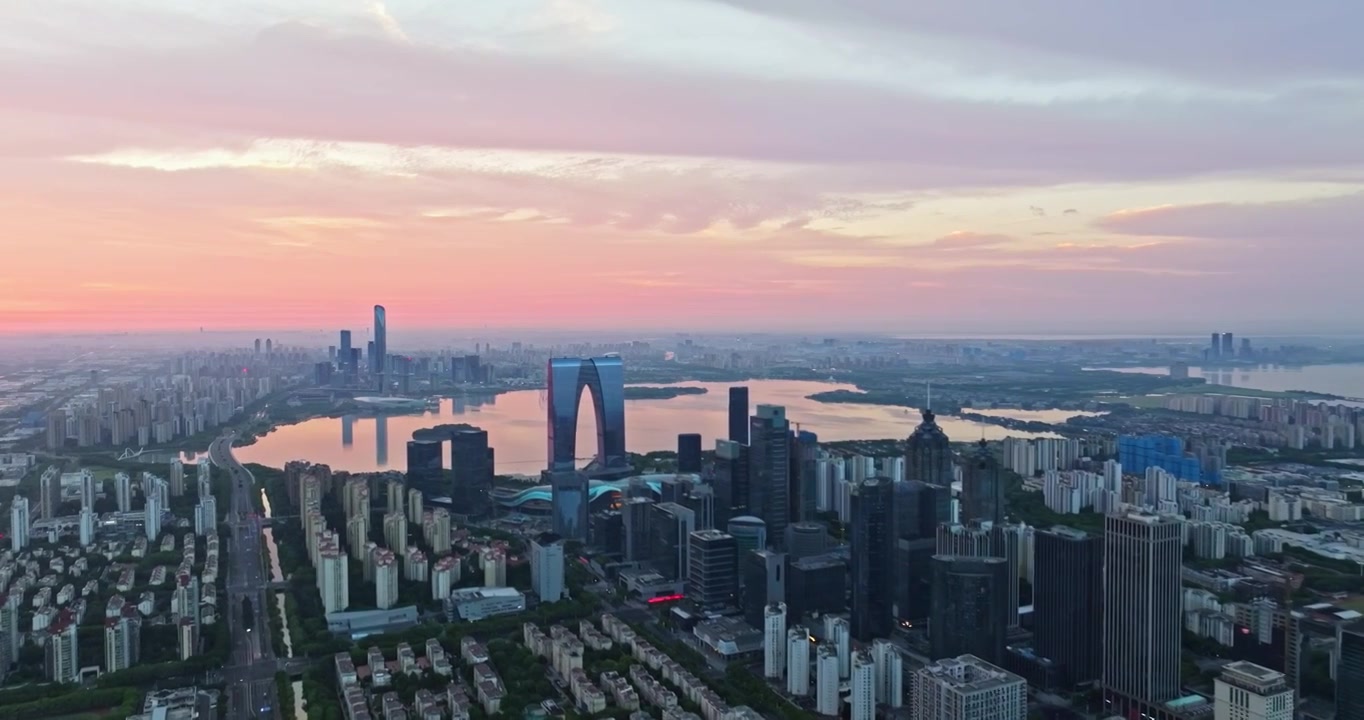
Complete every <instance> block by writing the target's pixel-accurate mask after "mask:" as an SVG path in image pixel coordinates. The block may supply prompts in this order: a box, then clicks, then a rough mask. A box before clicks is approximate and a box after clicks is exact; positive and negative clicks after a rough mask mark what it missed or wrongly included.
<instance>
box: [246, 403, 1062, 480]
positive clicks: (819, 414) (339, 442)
mask: <svg viewBox="0 0 1364 720" xmlns="http://www.w3.org/2000/svg"><path fill="white" fill-rule="evenodd" d="M679 384H680V385H687V386H696V387H704V388H706V389H707V390H708V392H707V393H706V394H704V395H681V396H678V397H675V398H671V399H668V400H627V401H625V421H626V426H625V427H626V432H625V439H626V447H628V448H629V449H630V450H631V451H634V452H649V451H652V450H676V449H677V434H678V433H686V432H696V433H701V436H702V446H703V447H705V448H707V449H709V448H713V447H715V439H716V438H721V437H724V436H725V435H726V433H727V432H728V422H729V421H728V405H729V391H728V388H729V384H728V383H679ZM747 386H748V388H749V398H750V402H752V403H753V404H754V405H756V404H758V403H764V404H771V405H783V406H785V407H786V416H787V418H789V419H790V420H791V421H792V422H793V423H798V424H799V425H800V427H801V429H803V430H810V431H812V432H814V433H816V434H818V435H819V438H820V439H821V440H860V439H876V438H898V437H906V436H908V435H909V433H910V432H911V431H912V430H913V429H914V426H915V425H917V424H918V423H919V413H918V411H917V410H912V409H906V408H902V407H890V406H885V405H860V404H848V403H821V402H817V401H814V400H808V399H806V396H807V395H811V394H813V393H817V392H822V391H825V390H839V389H844V390H856V388H855V387H853V386H851V385H843V384H836V383H820V382H803V381H790V380H754V381H750V382H748V383H747ZM583 403H584V404H583V406H582V412H581V415H580V417H581V419H580V420H579V423H578V456H579V457H583V458H586V457H589V456H590V455H592V454H593V453H594V452H595V451H596V447H595V443H596V440H595V437H596V420H595V419H594V418H593V415H592V412H591V401H590V400H589V399H588V398H587V395H586V393H584V395H583ZM750 410H751V409H750ZM990 412H991V414H1001V415H1006V416H1009V417H1018V418H1019V419H1023V420H1035V419H1045V420H1050V421H1055V422H1059V421H1062V420H1064V419H1065V418H1067V417H1071V416H1074V415H1077V414H1080V413H1075V412H1068V411H1045V412H1043V413H1042V414H1041V415H1040V416H1039V414H1038V413H1036V412H1028V411H1012V410H998V411H990ZM545 413H546V409H545V397H544V393H543V391H539V390H520V391H516V392H510V393H504V394H501V395H497V396H495V397H488V398H478V399H475V398H456V399H454V400H449V399H446V400H443V401H441V405H440V410H439V412H436V411H428V412H425V413H418V414H411V415H387V416H379V417H374V416H367V417H351V418H317V419H314V420H308V421H305V422H302V423H298V424H296V425H288V426H285V427H281V428H278V429H276V430H275V431H274V432H272V433H270V434H269V435H266V436H264V437H262V438H260V439H258V440H257V441H256V442H255V443H254V444H252V445H248V446H246V447H240V448H234V450H233V454H234V455H236V456H237V458H238V459H239V460H241V461H242V462H255V463H261V464H262V465H267V466H271V467H283V465H284V463H286V462H288V461H290V460H309V461H311V462H318V463H326V464H328V465H330V466H332V468H334V469H338V470H349V471H351V472H373V471H376V470H384V469H397V470H402V469H404V468H405V467H406V465H407V458H406V455H407V449H406V448H407V441H408V440H410V439H412V432H413V431H415V430H420V429H422V428H428V427H431V426H433V425H439V424H442V423H460V422H463V423H469V424H471V425H477V426H479V427H481V428H483V429H484V430H487V431H488V440H489V443H490V444H491V445H492V446H493V447H494V448H496V450H497V470H498V472H499V473H528V474H530V473H537V472H539V471H540V470H541V469H542V468H543V467H544V466H545V456H546V448H545ZM939 423H940V424H941V425H942V427H943V429H944V430H945V431H946V432H947V434H948V435H949V436H950V437H954V438H958V439H962V440H970V439H976V438H979V437H981V436H982V435H984V436H985V437H986V438H989V439H999V438H1003V437H1005V436H1008V435H1013V436H1026V437H1039V436H1041V435H1040V434H1037V433H1024V432H1019V431H1011V430H1008V429H1006V428H1002V427H999V426H996V425H985V424H981V423H976V422H970V421H966V420H961V419H958V418H952V417H944V418H940V419H939ZM447 462H448V460H447Z"/></svg>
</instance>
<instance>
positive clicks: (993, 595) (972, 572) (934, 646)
mask: <svg viewBox="0 0 1364 720" xmlns="http://www.w3.org/2000/svg"><path fill="white" fill-rule="evenodd" d="M932 565H933V611H932V614H931V616H930V618H929V624H928V638H929V646H930V651H931V652H930V657H931V658H932V659H934V660H941V659H943V658H954V657H957V656H960V655H968V654H969V655H975V656H976V657H978V658H980V659H982V660H984V661H985V662H988V663H990V664H992V665H1002V664H1003V662H1004V642H1005V637H1006V636H1007V634H1008V629H1009V621H1008V615H1009V606H1008V600H1007V594H1006V592H1005V584H1006V583H1007V582H1008V575H1009V564H1008V563H1007V562H1006V561H1004V560H1003V559H1002V558H975V557H958V556H955V555H935V556H933V560H932ZM1178 665H1179V664H1178V663H1175V669H1176V670H1178Z"/></svg>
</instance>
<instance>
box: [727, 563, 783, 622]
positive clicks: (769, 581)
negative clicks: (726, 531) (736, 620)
mask: <svg viewBox="0 0 1364 720" xmlns="http://www.w3.org/2000/svg"><path fill="white" fill-rule="evenodd" d="M737 547H738V544H737V542H736V544H735V548H736V550H737ZM739 577H740V578H741V580H740V585H741V586H742V588H743V593H742V597H741V598H740V601H739V605H740V607H741V608H742V609H743V611H744V620H746V621H748V624H750V625H752V626H754V627H757V626H758V625H761V624H762V619H763V609H764V608H766V607H767V606H768V605H771V604H773V603H784V602H786V553H779V552H772V551H771V550H749V551H747V552H744V553H743V554H742V555H740V557H739Z"/></svg>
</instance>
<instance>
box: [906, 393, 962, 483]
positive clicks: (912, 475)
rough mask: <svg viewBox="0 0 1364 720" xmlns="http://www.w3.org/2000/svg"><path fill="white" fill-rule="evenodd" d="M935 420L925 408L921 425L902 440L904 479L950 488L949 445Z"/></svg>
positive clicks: (950, 461) (950, 447)
mask: <svg viewBox="0 0 1364 720" xmlns="http://www.w3.org/2000/svg"><path fill="white" fill-rule="evenodd" d="M935 417H936V416H935V415H934V414H933V411H932V410H929V409H927V408H925V409H924V411H923V422H921V423H919V427H917V428H915V429H914V432H913V433H912V434H911V435H910V436H909V439H908V440H906V441H905V479H906V480H920V481H922V482H926V483H929V484H932V485H942V486H950V485H951V484H952V443H951V441H949V440H948V439H947V433H945V432H943V430H942V428H941V427H938V423H937V421H936V420H935Z"/></svg>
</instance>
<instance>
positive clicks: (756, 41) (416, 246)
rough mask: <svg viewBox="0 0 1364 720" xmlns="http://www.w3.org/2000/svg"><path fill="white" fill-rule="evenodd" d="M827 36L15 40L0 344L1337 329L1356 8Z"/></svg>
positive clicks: (760, 32) (84, 36) (49, 35)
mask: <svg viewBox="0 0 1364 720" xmlns="http://www.w3.org/2000/svg"><path fill="white" fill-rule="evenodd" d="M982 7H988V8H990V10H989V11H988V12H986V11H983V10H982V9H981V8H982ZM834 8H835V6H834V5H829V4H826V3H817V2H813V0H791V1H789V2H776V0H745V1H740V0H652V1H651V2H650V3H647V4H641V3H631V2H624V1H622V0H507V1H506V2H503V3H497V4H491V5H488V6H486V7H484V6H475V5H469V4H465V5H462V6H460V7H458V8H457V9H456V8H454V7H441V6H437V5H435V4H432V3H429V2H419V1H418V0H388V2H377V1H367V2H366V1H361V0H354V1H353V2H322V0H288V1H286V2H277V3H267V2H263V0H242V2H236V3H231V4H230V5H228V6H223V7H212V8H209V7H199V8H193V9H190V8H184V7H180V4H175V3H170V2H168V0H128V1H127V2H123V3H116V4H114V3H107V2H94V0H52V1H51V2H45V3H42V4H41V5H40V6H36V5H34V4H22V5H12V6H9V7H5V8H3V9H0V96H2V97H5V98H6V101H7V102H6V106H5V108H4V109H2V110H0V130H3V133H0V136H3V139H0V158H3V159H4V161H5V162H4V163H0V196H3V197H5V198H6V199H7V202H6V203H5V204H4V205H3V208H4V212H0V237H4V238H16V239H22V242H17V241H16V242H14V243H13V244H12V245H9V244H6V250H7V251H8V253H7V259H8V262H7V263H6V265H5V267H4V268H3V269H0V287H4V288H5V290H3V291H0V332H4V333H19V332H66V331H107V330H120V331H144V330H187V329H195V328H198V327H201V326H203V327H209V328H214V329H243V328H252V327H257V328H258V327H262V326H273V327H280V328H301V327H307V328H324V327H325V328H335V327H355V328H357V329H358V326H359V325H360V323H361V322H362V321H360V320H358V318H360V317H361V316H362V314H363V313H364V308H365V307H366V306H367V302H374V301H376V300H379V299H380V298H382V301H383V302H384V304H385V306H386V307H387V308H388V309H389V311H390V312H392V313H394V315H395V317H400V318H403V321H402V323H401V324H402V325H404V326H406V327H408V328H440V327H480V326H490V327H556V326H557V327H563V326H569V325H573V326H589V325H590V326H593V327H595V328H600V329H624V328H639V327H657V328H668V329H689V330H698V329H703V328H714V329H721V330H752V329H771V330H782V331H793V330H816V329H820V328H843V329H846V330H848V331H867V332H891V333H896V332H902V333H905V332H911V333H912V332H976V333H985V332H990V333H999V332H1054V331H1056V330H1059V329H1062V328H1068V329H1070V330H1072V331H1075V332H1085V331H1090V332H1142V333H1146V332H1189V333H1196V332H1199V331H1202V330H1203V329H1204V328H1205V327H1206V326H1208V325H1216V326H1228V327H1230V326H1237V327H1238V328H1239V329H1240V330H1241V331H1242V332H1246V333H1258V334H1269V333H1288V332H1298V333H1338V332H1346V331H1353V330H1355V329H1356V327H1357V326H1356V324H1355V321H1353V320H1352V319H1349V318H1346V317H1343V316H1341V315H1340V314H1339V313H1333V312H1323V308H1335V307H1348V306H1351V305H1354V304H1358V303H1359V302H1361V301H1364V284H1361V283H1359V282H1357V279H1356V278H1355V276H1354V275H1353V274H1352V273H1353V268H1354V267H1357V266H1358V265H1359V263H1360V261H1364V254H1361V253H1364V249H1361V248H1364V244H1361V243H1359V242H1357V240H1356V237H1355V236H1356V234H1357V232H1358V231H1357V228H1358V227H1360V226H1361V224H1362V223H1364V214H1362V213H1364V137H1361V136H1360V135H1359V133H1358V132H1357V131H1356V130H1355V129H1356V128H1357V127H1358V126H1359V124H1360V121H1361V120H1364V110H1361V107H1364V106H1361V104H1360V103H1359V98H1360V97H1361V94H1362V93H1361V88H1364V63H1361V62H1360V60H1359V54H1358V53H1357V52H1354V51H1353V47H1354V46H1353V42H1354V40H1353V37H1352V36H1351V33H1350V28H1353V27H1358V26H1359V24H1360V22H1361V21H1364V6H1358V5H1356V4H1350V3H1345V2H1325V3H1318V4H1314V5H1313V6H1311V7H1292V6H1287V5H1281V4H1271V3H1257V4H1255V5H1253V6H1251V7H1247V6H1245V4H1244V3H1236V4H1232V3H1230V2H1229V0H1220V1H1218V2H1211V3H1206V4H1204V5H1201V6H1200V7H1198V8H1193V9H1191V8H1188V7H1186V6H1185V5H1183V4H1180V5H1174V4H1173V3H1170V2H1168V1H1166V0H1163V1H1162V2H1160V3H1157V4H1156V5H1154V6H1153V5H1151V4H1149V3H1148V4H1143V5H1141V6H1140V8H1139V9H1138V8H1137V7H1136V6H1128V5H1121V6H1104V7H1094V6H1092V5H1091V4H1087V3H1086V4H1083V5H1081V4H1079V3H1078V2H1077V1H1076V0H1064V1H1063V0H1051V1H1048V2H1042V1H1041V0H1037V1H1035V2H1028V3H1020V4H1018V5H1017V6H1011V7H1009V8H1004V9H999V8H997V7H996V4H994V3H991V4H989V5H985V4H984V1H983V0H973V1H972V2H967V3H956V4H953V5H952V6H951V7H939V6H938V5H937V4H932V3H925V4H914V3H904V2H896V1H894V0H855V1H854V2H851V3H844V4H839V5H837V11H835V10H834ZM1171 10H1175V11H1176V12H1171ZM1175 17H1178V18H1179V19H1178V20H1175V19H1174V18H1175ZM696 38H704V40H700V39H696ZM1156 48H1159V49H1160V50H1159V51H1157V50H1155V49H1156ZM301 277H306V278H307V280H306V282H300V278H301ZM390 278H392V280H390ZM398 278H401V281H399V280H398ZM1299 286H1302V287H1307V288H1310V289H1311V292H1310V294H1303V295H1302V296H1301V297H1302V300H1301V301H1299V302H1284V300H1283V297H1282V293H1280V292H1273V291H1272V290H1271V288H1294V287H1299ZM362 295H363V296H366V297H363V298H362V297H361V296H362ZM1194 317H1197V319H1196V320H1195V319H1192V318H1194ZM1171 318H1174V319H1171Z"/></svg>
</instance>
